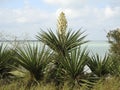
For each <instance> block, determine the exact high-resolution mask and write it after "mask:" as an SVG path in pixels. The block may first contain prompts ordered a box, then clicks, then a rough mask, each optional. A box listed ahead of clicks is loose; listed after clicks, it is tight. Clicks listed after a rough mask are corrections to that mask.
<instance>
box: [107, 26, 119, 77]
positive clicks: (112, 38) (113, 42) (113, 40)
mask: <svg viewBox="0 0 120 90" xmlns="http://www.w3.org/2000/svg"><path fill="white" fill-rule="evenodd" d="M107 38H108V42H109V43H110V55H111V56H112V61H113V64H112V70H111V71H113V72H112V73H113V74H117V75H120V28H117V29H115V30H111V31H110V32H108V34H107Z"/></svg>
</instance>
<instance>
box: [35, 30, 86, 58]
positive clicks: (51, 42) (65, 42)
mask: <svg viewBox="0 0 120 90" xmlns="http://www.w3.org/2000/svg"><path fill="white" fill-rule="evenodd" d="M82 34H83V32H82V33H81V32H80V30H78V31H77V32H71V30H69V31H68V32H67V33H66V36H65V37H62V36H61V35H60V34H58V33H57V35H55V34H54V33H53V32H52V31H51V30H49V31H48V32H45V31H42V33H38V35H37V39H38V40H39V41H41V42H43V43H45V44H46V45H48V46H49V47H50V48H51V49H52V50H54V51H55V52H57V53H58V54H59V55H63V56H65V54H66V53H68V51H69V50H71V49H73V48H75V47H77V46H80V45H82V44H84V43H86V42H87V41H83V40H84V38H85V37H86V36H81V35H82Z"/></svg>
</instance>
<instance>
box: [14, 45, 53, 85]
mask: <svg viewBox="0 0 120 90" xmlns="http://www.w3.org/2000/svg"><path fill="white" fill-rule="evenodd" d="M51 55H52V52H51V50H50V49H48V48H46V47H45V45H44V46H42V45H41V46H40V45H38V44H36V45H34V44H33V45H30V44H27V45H25V46H23V47H20V48H17V49H16V56H15V61H16V62H17V63H18V64H19V65H21V66H22V67H23V68H25V69H26V70H27V71H28V72H29V73H30V81H31V83H32V82H33V81H36V82H37V83H39V81H40V80H42V79H43V76H44V73H45V68H46V66H47V65H48V64H49V61H50V59H51Z"/></svg>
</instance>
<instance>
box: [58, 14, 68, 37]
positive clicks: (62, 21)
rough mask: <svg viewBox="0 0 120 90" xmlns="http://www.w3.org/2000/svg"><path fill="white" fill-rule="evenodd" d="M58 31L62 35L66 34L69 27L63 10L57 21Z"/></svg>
mask: <svg viewBox="0 0 120 90" xmlns="http://www.w3.org/2000/svg"><path fill="white" fill-rule="evenodd" d="M57 28H58V32H59V34H60V35H63V36H64V35H65V33H66V29H67V20H66V17H65V14H64V13H63V12H61V13H60V16H59V17H58V23H57Z"/></svg>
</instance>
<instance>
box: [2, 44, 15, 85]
mask: <svg viewBox="0 0 120 90" xmlns="http://www.w3.org/2000/svg"><path fill="white" fill-rule="evenodd" d="M11 56H12V54H11V50H9V48H8V47H7V45H5V44H4V43H2V44H1V45H0V79H2V80H3V82H4V83H7V82H9V81H10V80H11V78H12V76H13V75H12V74H11V73H10V72H11V71H12V67H11V66H10V65H12V64H13V61H12V60H11Z"/></svg>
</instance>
